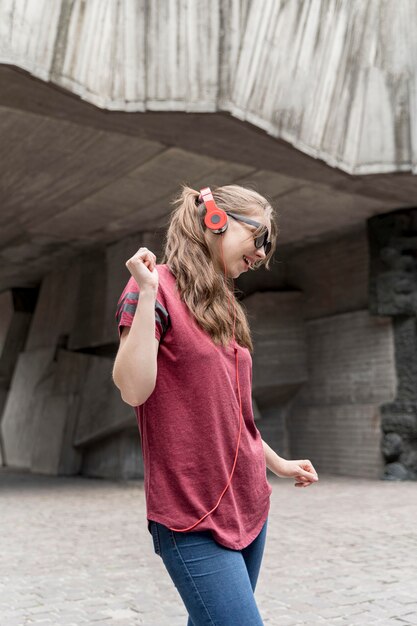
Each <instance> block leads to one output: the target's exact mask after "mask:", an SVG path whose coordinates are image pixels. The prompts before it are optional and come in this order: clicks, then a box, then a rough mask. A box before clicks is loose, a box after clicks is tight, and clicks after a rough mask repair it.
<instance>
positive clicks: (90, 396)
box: [73, 355, 136, 446]
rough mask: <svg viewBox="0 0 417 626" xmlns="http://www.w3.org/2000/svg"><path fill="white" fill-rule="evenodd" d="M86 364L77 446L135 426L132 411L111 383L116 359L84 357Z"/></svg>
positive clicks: (76, 438)
mask: <svg viewBox="0 0 417 626" xmlns="http://www.w3.org/2000/svg"><path fill="white" fill-rule="evenodd" d="M83 357H84V358H85V360H86V362H87V369H86V371H85V378H84V380H83V384H82V391H81V399H80V408H79V414H78V421H77V427H76V430H75V433H74V441H73V443H74V445H75V446H85V445H89V444H91V443H93V442H94V441H96V440H99V439H102V438H103V437H106V436H108V435H111V434H114V433H118V432H119V431H121V430H124V429H125V428H128V427H135V425H136V418H135V413H134V411H133V408H132V407H131V406H129V405H128V404H125V403H124V402H123V401H122V400H121V397H120V391H119V390H118V389H117V387H116V386H115V384H114V382H113V380H112V376H111V373H112V367H113V359H110V358H105V357H99V356H93V355H83Z"/></svg>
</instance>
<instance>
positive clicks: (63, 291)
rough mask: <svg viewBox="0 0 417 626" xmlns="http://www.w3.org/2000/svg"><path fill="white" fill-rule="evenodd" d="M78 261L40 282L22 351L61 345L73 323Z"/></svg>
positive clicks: (76, 295)
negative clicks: (34, 308)
mask: <svg viewBox="0 0 417 626" xmlns="http://www.w3.org/2000/svg"><path fill="white" fill-rule="evenodd" d="M81 270H82V263H81V260H80V259H78V260H76V261H73V262H72V263H71V265H69V266H67V267H63V268H60V269H59V270H57V271H54V272H50V273H49V274H47V275H46V276H45V278H44V279H43V281H42V285H41V289H40V293H39V298H38V302H37V305H36V310H35V313H34V315H33V320H32V324H31V327H30V331H29V335H28V338H27V342H26V346H25V350H26V351H29V350H37V349H39V348H47V347H56V346H57V345H65V343H66V337H67V336H68V335H69V333H70V332H71V330H72V328H73V326H74V323H75V311H76V305H77V299H78V293H79V282H80V275H81Z"/></svg>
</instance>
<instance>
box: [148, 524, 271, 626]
mask: <svg viewBox="0 0 417 626" xmlns="http://www.w3.org/2000/svg"><path fill="white" fill-rule="evenodd" d="M267 523H268V519H267V520H266V521H265V524H264V526H263V528H262V530H261V531H260V533H259V535H258V536H257V537H256V538H255V539H254V540H253V541H252V543H250V544H249V545H248V546H247V547H246V548H243V550H231V549H230V548H226V547H225V546H223V545H221V544H219V543H217V542H216V541H215V540H214V539H213V536H212V534H211V531H209V530H204V531H190V532H186V533H181V532H177V531H173V530H170V529H169V528H168V527H167V526H164V525H163V524H160V523H159V522H155V521H153V520H152V521H151V522H150V530H151V533H152V538H153V545H154V551H155V552H156V554H158V555H159V556H160V557H161V558H162V560H163V562H164V565H165V567H166V569H167V570H168V574H169V575H170V577H171V579H172V580H173V582H174V584H175V587H176V588H177V591H178V592H179V594H180V596H181V598H182V600H183V602H184V604H185V607H186V609H187V611H188V614H189V618H188V624H187V626H237V624H239V626H263V621H262V618H261V616H260V613H259V610H258V607H257V605H256V601H255V596H254V591H255V586H256V581H257V580H258V575H259V570H260V567H261V561H262V556H263V552H264V546H265V540H266V530H267Z"/></svg>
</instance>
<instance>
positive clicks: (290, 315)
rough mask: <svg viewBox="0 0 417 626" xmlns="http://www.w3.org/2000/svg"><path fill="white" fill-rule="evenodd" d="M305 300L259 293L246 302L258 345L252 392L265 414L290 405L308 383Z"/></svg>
mask: <svg viewBox="0 0 417 626" xmlns="http://www.w3.org/2000/svg"><path fill="white" fill-rule="evenodd" d="M302 303H303V297H302V294H300V293H299V292H264V293H259V292H258V293H255V294H252V295H251V296H249V297H248V298H245V299H244V300H243V305H244V307H245V308H246V311H247V315H248V320H249V324H250V327H251V330H252V338H253V343H254V353H253V355H252V360H253V381H252V388H253V393H254V395H255V397H256V401H257V403H258V405H259V408H260V410H261V412H262V411H263V410H264V409H266V408H267V407H269V406H271V405H276V404H277V403H282V402H285V401H287V400H288V399H289V398H291V397H292V395H293V394H294V393H295V392H296V391H297V390H298V388H299V386H300V385H301V384H302V383H304V382H305V381H306V379H307V361H306V343H305V329H304V321H303V315H302Z"/></svg>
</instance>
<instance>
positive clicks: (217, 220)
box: [204, 207, 228, 233]
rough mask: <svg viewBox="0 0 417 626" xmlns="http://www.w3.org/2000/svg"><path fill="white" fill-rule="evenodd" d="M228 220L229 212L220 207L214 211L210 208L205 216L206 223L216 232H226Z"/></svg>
mask: <svg viewBox="0 0 417 626" xmlns="http://www.w3.org/2000/svg"><path fill="white" fill-rule="evenodd" d="M227 222H228V217H227V214H226V213H225V212H224V211H223V209H219V208H218V207H216V208H215V209H214V210H212V211H209V210H208V211H207V213H206V215H205V216H204V224H205V225H206V226H207V228H209V229H210V230H211V231H213V232H214V233H224V231H225V230H226V229H227Z"/></svg>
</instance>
